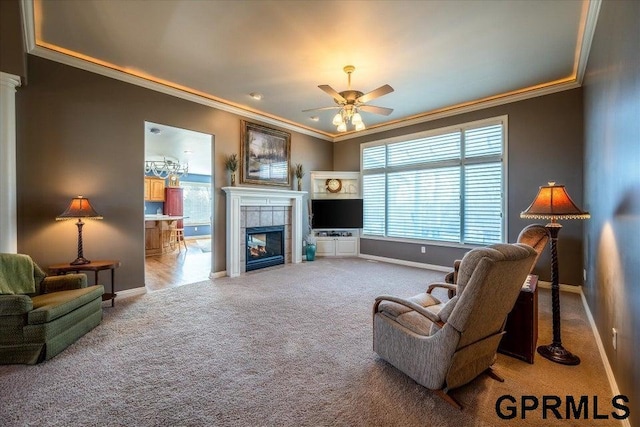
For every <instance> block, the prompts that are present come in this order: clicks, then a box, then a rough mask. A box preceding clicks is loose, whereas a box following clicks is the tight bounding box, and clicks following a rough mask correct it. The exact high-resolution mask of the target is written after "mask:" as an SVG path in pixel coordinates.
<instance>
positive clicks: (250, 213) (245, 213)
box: [240, 206, 291, 273]
mask: <svg viewBox="0 0 640 427" xmlns="http://www.w3.org/2000/svg"><path fill="white" fill-rule="evenodd" d="M270 225H284V263H285V264H287V263H290V262H291V206H242V207H240V272H241V273H244V272H245V271H246V266H247V263H246V260H247V259H246V258H247V228H251V227H268V226H270Z"/></svg>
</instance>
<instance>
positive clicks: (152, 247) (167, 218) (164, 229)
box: [144, 215, 186, 256]
mask: <svg viewBox="0 0 640 427" xmlns="http://www.w3.org/2000/svg"><path fill="white" fill-rule="evenodd" d="M184 218H186V217H184V216H176V215H145V216H144V249H145V255H146V256H150V255H162V254H165V253H168V252H173V251H174V250H175V248H176V246H175V245H174V246H173V248H172V247H171V239H170V238H171V228H172V227H173V228H175V227H176V224H177V221H178V220H181V219H184Z"/></svg>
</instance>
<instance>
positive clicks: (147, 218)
mask: <svg viewBox="0 0 640 427" xmlns="http://www.w3.org/2000/svg"><path fill="white" fill-rule="evenodd" d="M184 218H185V217H184V216H174V215H145V216H144V220H145V221H173V220H178V219H184Z"/></svg>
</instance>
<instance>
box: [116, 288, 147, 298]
mask: <svg viewBox="0 0 640 427" xmlns="http://www.w3.org/2000/svg"><path fill="white" fill-rule="evenodd" d="M146 293H147V288H146V287H145V286H141V287H139V288H133V289H126V290H124V291H117V292H116V294H118V298H127V297H131V296H135V295H142V294H146Z"/></svg>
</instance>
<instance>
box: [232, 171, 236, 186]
mask: <svg viewBox="0 0 640 427" xmlns="http://www.w3.org/2000/svg"><path fill="white" fill-rule="evenodd" d="M231 186H232V187H235V186H236V173H235V172H231Z"/></svg>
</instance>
